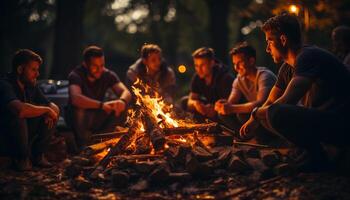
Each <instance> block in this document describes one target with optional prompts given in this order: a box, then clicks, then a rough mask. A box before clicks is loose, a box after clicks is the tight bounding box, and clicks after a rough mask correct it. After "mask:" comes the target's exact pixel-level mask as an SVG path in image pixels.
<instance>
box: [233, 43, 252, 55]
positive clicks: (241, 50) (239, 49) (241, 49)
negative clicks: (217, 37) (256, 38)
mask: <svg viewBox="0 0 350 200" xmlns="http://www.w3.org/2000/svg"><path fill="white" fill-rule="evenodd" d="M237 54H243V55H244V56H245V57H247V58H256V50H255V49H254V47H252V46H251V45H249V44H248V43H247V42H242V43H239V44H237V45H236V46H234V47H233V48H232V49H231V51H230V57H232V56H233V55H237Z"/></svg>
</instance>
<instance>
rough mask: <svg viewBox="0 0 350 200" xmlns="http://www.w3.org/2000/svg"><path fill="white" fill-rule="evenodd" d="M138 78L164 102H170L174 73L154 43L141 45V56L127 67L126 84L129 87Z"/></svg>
mask: <svg viewBox="0 0 350 200" xmlns="http://www.w3.org/2000/svg"><path fill="white" fill-rule="evenodd" d="M137 79H140V80H142V81H143V83H146V84H147V85H149V86H151V87H152V88H153V89H155V91H156V92H158V93H159V94H160V95H161V96H162V97H163V98H164V99H165V101H166V102H168V103H172V102H173V97H174V94H175V88H176V78H175V73H174V71H173V69H172V68H171V67H169V66H168V65H167V64H166V63H165V61H164V59H163V58H162V50H161V49H160V47H159V46H158V45H156V44H145V45H143V46H142V47H141V58H139V59H138V60H137V61H136V62H135V63H134V64H132V65H131V66H130V67H129V70H128V71H127V73H126V85H127V86H128V87H129V89H130V88H131V86H132V85H133V83H134V82H135V81H136V80H137Z"/></svg>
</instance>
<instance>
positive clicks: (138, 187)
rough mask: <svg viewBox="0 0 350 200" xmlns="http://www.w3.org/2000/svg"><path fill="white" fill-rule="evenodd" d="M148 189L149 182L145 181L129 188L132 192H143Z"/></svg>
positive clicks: (142, 180) (140, 181)
mask: <svg viewBox="0 0 350 200" xmlns="http://www.w3.org/2000/svg"><path fill="white" fill-rule="evenodd" d="M147 188H148V182H147V181H146V180H144V179H141V180H139V181H138V182H137V183H136V184H135V185H132V186H131V187H129V189H130V190H131V191H135V192H141V191H144V190H146V189H147Z"/></svg>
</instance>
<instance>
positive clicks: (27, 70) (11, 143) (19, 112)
mask: <svg viewBox="0 0 350 200" xmlns="http://www.w3.org/2000/svg"><path fill="white" fill-rule="evenodd" d="M41 63H42V59H41V57H40V56H39V55H38V54H36V53H34V52H33V51H31V50H28V49H23V50H19V51H17V52H16V53H15V56H14V58H13V61H12V72H11V73H9V74H7V75H6V77H4V78H3V79H0V94H1V96H0V137H1V140H0V143H1V144H0V149H1V153H4V154H6V155H9V156H11V157H12V158H13V160H14V164H15V167H16V169H17V170H20V171H24V170H30V169H31V168H32V163H33V164H34V165H36V166H39V167H50V166H51V163H49V162H48V161H47V160H46V158H45V157H44V152H45V150H46V148H47V147H48V144H49V141H50V139H51V136H52V134H53V131H54V128H55V126H56V122H57V119H58V116H59V108H58V107H57V106H56V105H55V104H54V103H52V102H49V101H48V100H47V98H46V97H45V96H44V95H43V93H42V92H41V91H40V89H39V87H38V86H37V84H36V79H37V77H38V76H39V67H40V65H41Z"/></svg>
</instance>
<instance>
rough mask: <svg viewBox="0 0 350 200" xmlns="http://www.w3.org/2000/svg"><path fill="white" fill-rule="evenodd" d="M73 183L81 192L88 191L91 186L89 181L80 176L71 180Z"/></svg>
mask: <svg viewBox="0 0 350 200" xmlns="http://www.w3.org/2000/svg"><path fill="white" fill-rule="evenodd" d="M73 185H74V187H75V188H76V189H77V190H79V191H83V192H86V191H88V190H89V189H90V188H92V186H93V185H92V183H91V182H89V181H88V180H86V179H85V178H84V177H82V176H78V177H76V178H75V179H74V181H73Z"/></svg>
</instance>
